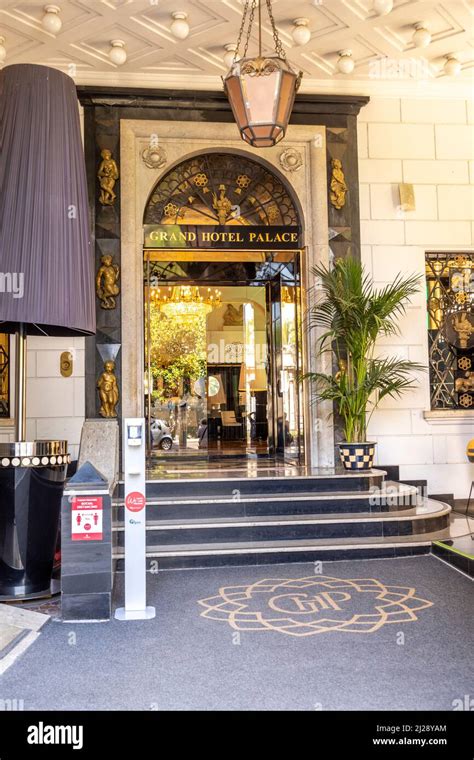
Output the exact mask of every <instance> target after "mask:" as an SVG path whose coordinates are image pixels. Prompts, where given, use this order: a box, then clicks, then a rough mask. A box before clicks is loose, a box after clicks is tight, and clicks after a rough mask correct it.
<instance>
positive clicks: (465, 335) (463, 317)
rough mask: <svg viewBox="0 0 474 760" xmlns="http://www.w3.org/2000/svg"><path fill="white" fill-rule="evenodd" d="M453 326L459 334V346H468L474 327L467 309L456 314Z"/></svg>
mask: <svg viewBox="0 0 474 760" xmlns="http://www.w3.org/2000/svg"><path fill="white" fill-rule="evenodd" d="M453 328H454V330H455V332H457V334H458V338H459V347H460V348H467V344H468V343H469V340H470V338H471V335H472V334H473V333H474V327H473V326H472V324H471V320H470V319H469V317H468V316H467V314H466V312H465V311H462V312H461V313H460V314H456V315H455V317H454V319H453Z"/></svg>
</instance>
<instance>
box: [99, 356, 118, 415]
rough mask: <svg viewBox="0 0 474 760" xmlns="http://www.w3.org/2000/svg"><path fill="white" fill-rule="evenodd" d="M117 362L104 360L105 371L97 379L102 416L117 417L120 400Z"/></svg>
mask: <svg viewBox="0 0 474 760" xmlns="http://www.w3.org/2000/svg"><path fill="white" fill-rule="evenodd" d="M114 370H115V362H114V361H112V360H111V359H110V360H108V361H106V362H104V371H103V372H102V374H101V376H100V377H99V379H98V380H97V388H98V389H99V398H100V409H99V414H100V416H101V417H116V416H117V404H118V402H119V389H118V384H117V378H116V377H115V373H114Z"/></svg>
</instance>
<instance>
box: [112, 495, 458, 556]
mask: <svg viewBox="0 0 474 760" xmlns="http://www.w3.org/2000/svg"><path fill="white" fill-rule="evenodd" d="M450 512H451V507H450V506H449V505H447V504H444V503H443V502H438V501H433V500H432V499H425V500H424V501H423V502H421V503H420V504H418V505H417V506H416V507H413V508H411V509H404V510H401V511H394V512H379V513H370V512H369V513H359V514H353V513H337V514H336V513H329V514H304V515H296V514H291V515H278V516H276V515H263V516H260V517H249V516H245V517H233V518H228V517H219V518H213V519H210V518H207V519H188V520H184V521H183V520H147V526H146V531H147V545H161V546H169V545H174V544H201V543H202V544H222V543H227V542H230V543H236V542H246V541H247V542H250V541H251V542H255V543H259V542H264V541H286V542H292V541H295V540H301V539H326V538H327V539H334V540H337V539H339V538H348V537H368V536H370V537H393V536H407V535H422V534H424V533H429V532H433V531H438V530H442V529H444V528H446V527H447V525H448V523H449V514H450ZM113 531H114V533H115V539H116V544H117V545H118V546H123V544H124V524H123V522H116V523H115V524H114V526H113Z"/></svg>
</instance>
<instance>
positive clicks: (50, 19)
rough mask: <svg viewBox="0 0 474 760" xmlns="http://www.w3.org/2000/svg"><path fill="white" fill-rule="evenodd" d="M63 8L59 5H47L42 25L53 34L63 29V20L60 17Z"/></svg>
mask: <svg viewBox="0 0 474 760" xmlns="http://www.w3.org/2000/svg"><path fill="white" fill-rule="evenodd" d="M60 11H61V8H60V7H59V5H45V6H44V16H43V18H42V19H41V26H42V27H43V29H46V31H47V32H51V34H58V32H60V31H61V27H62V25H63V22H62V21H61V19H60V18H59V13H60Z"/></svg>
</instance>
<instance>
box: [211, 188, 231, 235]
mask: <svg viewBox="0 0 474 760" xmlns="http://www.w3.org/2000/svg"><path fill="white" fill-rule="evenodd" d="M212 207H213V208H214V209H215V210H216V212H217V219H218V221H219V225H220V226H221V227H222V226H223V225H225V224H226V222H227V217H228V216H229V214H230V212H231V211H232V201H230V200H229V199H228V198H227V196H226V194H225V185H219V197H218V196H217V194H216V193H212Z"/></svg>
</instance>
